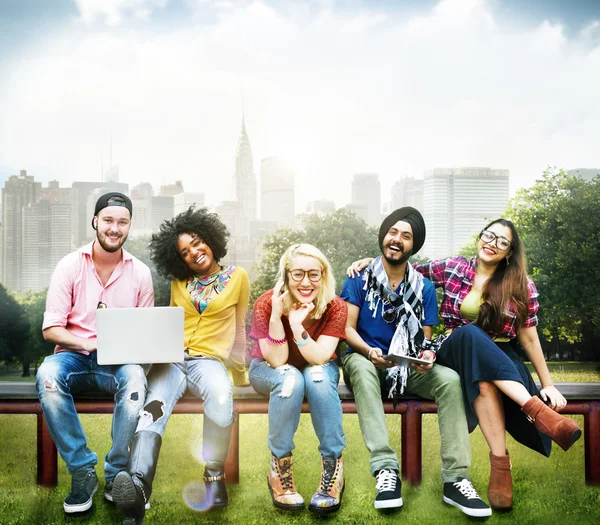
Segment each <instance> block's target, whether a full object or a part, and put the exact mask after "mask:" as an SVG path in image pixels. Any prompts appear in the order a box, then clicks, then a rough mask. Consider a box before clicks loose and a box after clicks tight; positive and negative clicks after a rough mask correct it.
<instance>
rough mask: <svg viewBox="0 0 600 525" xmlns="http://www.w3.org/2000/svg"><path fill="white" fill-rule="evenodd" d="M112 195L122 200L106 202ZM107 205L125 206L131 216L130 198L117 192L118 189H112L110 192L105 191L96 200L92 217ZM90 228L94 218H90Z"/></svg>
mask: <svg viewBox="0 0 600 525" xmlns="http://www.w3.org/2000/svg"><path fill="white" fill-rule="evenodd" d="M114 197H118V198H119V199H122V200H123V201H122V202H121V201H118V200H115V201H112V202H108V201H109V200H110V199H112V198H114ZM108 206H122V207H124V208H127V209H128V210H129V215H130V216H131V217H133V205H132V204H131V199H130V198H129V197H128V196H127V195H123V194H122V193H119V192H118V191H113V192H111V193H105V194H104V195H102V196H101V197H100V198H99V199H98V200H97V201H96V208H95V209H94V217H96V216H97V215H98V213H100V210H103V209H104V208H106V207H108ZM92 228H94V219H93V218H92ZM94 229H95V228H94Z"/></svg>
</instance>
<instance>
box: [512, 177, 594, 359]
mask: <svg viewBox="0 0 600 525" xmlns="http://www.w3.org/2000/svg"><path fill="white" fill-rule="evenodd" d="M507 217H508V218H510V219H511V220H512V221H513V222H514V223H515V225H516V226H517V228H518V230H519V233H520V235H521V236H522V239H523V242H524V244H525V247H526V253H527V260H528V265H529V273H530V275H531V277H532V278H533V280H534V281H535V283H536V286H537V288H538V290H539V292H540V298H539V300H540V310H541V315H540V326H541V329H542V333H543V334H544V336H545V338H546V339H547V340H549V341H551V340H553V339H554V340H556V342H557V344H558V340H559V339H563V340H567V341H568V342H570V343H580V345H579V346H580V348H581V351H582V358H583V359H589V360H600V264H598V257H599V255H600V177H599V176H596V177H595V178H594V179H593V180H591V181H586V180H584V179H581V178H579V177H575V176H569V175H567V174H566V173H565V172H564V171H563V170H555V169H548V170H546V171H545V172H544V175H543V178H542V179H541V180H539V181H538V182H536V184H535V185H534V186H532V187H531V188H528V189H522V190H520V191H519V192H518V193H517V195H516V196H515V198H514V199H512V200H511V202H510V203H509V206H508V208H507Z"/></svg>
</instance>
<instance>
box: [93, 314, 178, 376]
mask: <svg viewBox="0 0 600 525" xmlns="http://www.w3.org/2000/svg"><path fill="white" fill-rule="evenodd" d="M96 332H97V337H98V340H97V347H98V364H100V365H123V364H128V363H138V364H144V363H179V362H182V361H183V350H184V348H183V308H182V307H181V306H176V307H168V306H166V307H155V308H100V309H98V310H97V311H96Z"/></svg>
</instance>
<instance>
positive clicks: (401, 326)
mask: <svg viewBox="0 0 600 525" xmlns="http://www.w3.org/2000/svg"><path fill="white" fill-rule="evenodd" d="M363 280H364V281H365V284H364V286H363V290H366V291H367V295H366V298H365V300H366V301H367V302H368V303H369V309H370V310H372V311H373V317H375V316H376V315H377V309H378V307H379V306H380V305H381V309H380V312H381V316H382V317H383V316H384V315H385V317H384V319H385V320H386V321H387V322H394V323H396V331H395V332H394V336H393V337H392V341H391V343H390V347H389V350H388V354H391V355H407V356H411V357H418V354H419V352H420V345H421V343H422V341H423V339H424V336H423V325H422V321H423V319H424V311H423V276H422V275H421V274H420V273H419V272H417V271H415V270H414V269H413V267H412V266H411V264H410V263H407V264H406V274H405V276H404V281H402V289H401V290H400V293H399V294H396V292H394V290H392V289H391V287H390V281H389V279H388V276H387V274H386V272H385V268H384V267H383V262H382V258H381V256H379V257H377V258H376V259H375V260H374V261H373V262H372V263H371V264H370V265H369V267H368V268H367V270H366V271H365V273H364V275H363ZM396 296H397V297H398V298H397V299H395V297H396ZM390 299H391V300H390ZM392 303H395V304H392ZM411 372H412V369H411V368H410V367H408V366H401V365H398V366H395V367H393V368H390V369H388V372H387V377H388V379H389V380H391V384H392V386H391V388H390V391H389V394H388V397H389V398H393V397H394V395H395V393H396V390H397V389H398V387H400V392H399V393H400V394H402V393H403V392H404V388H405V387H406V380H407V378H408V374H409V373H411Z"/></svg>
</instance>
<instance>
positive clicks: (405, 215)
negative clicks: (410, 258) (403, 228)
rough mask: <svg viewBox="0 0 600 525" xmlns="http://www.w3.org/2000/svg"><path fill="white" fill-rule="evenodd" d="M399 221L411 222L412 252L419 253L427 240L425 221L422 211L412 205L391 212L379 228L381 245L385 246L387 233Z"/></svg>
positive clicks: (381, 246)
mask: <svg viewBox="0 0 600 525" xmlns="http://www.w3.org/2000/svg"><path fill="white" fill-rule="evenodd" d="M398 221H404V222H407V223H408V224H410V227H411V228H412V233H413V249H412V253H417V252H418V251H419V250H420V249H421V248H422V247H423V243H424V242H425V221H424V220H423V216H422V215H421V212H420V211H419V210H417V209H415V208H412V207H411V206H404V208H399V209H398V210H396V211H393V212H392V213H390V214H389V215H388V216H387V217H386V218H385V219H383V222H382V223H381V226H380V228H379V247H380V248H383V238H384V237H385V236H386V235H387V232H388V231H389V230H390V228H391V227H392V226H393V225H394V224H396V223H397V222H398Z"/></svg>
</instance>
